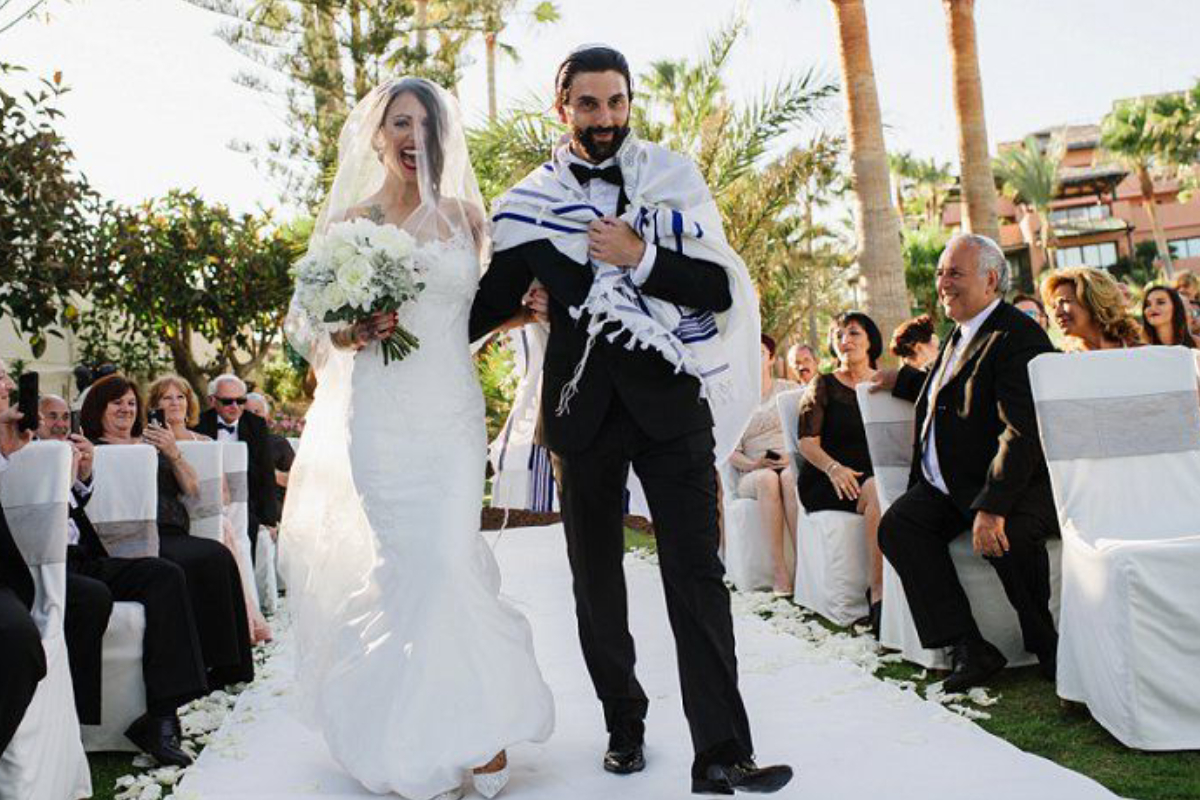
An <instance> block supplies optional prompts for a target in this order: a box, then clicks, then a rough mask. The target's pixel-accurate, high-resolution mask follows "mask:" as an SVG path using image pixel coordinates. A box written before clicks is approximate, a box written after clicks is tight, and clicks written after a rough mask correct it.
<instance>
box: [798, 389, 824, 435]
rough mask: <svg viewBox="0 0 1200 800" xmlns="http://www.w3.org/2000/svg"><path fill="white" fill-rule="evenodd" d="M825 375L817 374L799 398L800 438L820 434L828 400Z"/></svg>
mask: <svg viewBox="0 0 1200 800" xmlns="http://www.w3.org/2000/svg"><path fill="white" fill-rule="evenodd" d="M828 377H829V376H827V375H818V376H817V377H816V378H814V379H813V381H812V383H810V384H809V385H808V390H807V391H806V392H805V393H804V397H802V398H801V399H800V428H799V433H800V438H801V439H804V438H806V437H811V436H820V435H821V426H822V425H823V424H824V423H825V404H826V403H828V402H829V389H828V387H827V386H826V385H825V382H826V380H828Z"/></svg>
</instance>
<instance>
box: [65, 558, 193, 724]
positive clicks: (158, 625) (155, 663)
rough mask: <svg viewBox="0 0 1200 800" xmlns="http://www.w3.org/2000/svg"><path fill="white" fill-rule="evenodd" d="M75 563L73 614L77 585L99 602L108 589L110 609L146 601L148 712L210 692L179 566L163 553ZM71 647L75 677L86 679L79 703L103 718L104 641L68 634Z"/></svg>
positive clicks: (164, 712) (78, 694) (71, 587)
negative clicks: (116, 604) (74, 638)
mask: <svg viewBox="0 0 1200 800" xmlns="http://www.w3.org/2000/svg"><path fill="white" fill-rule="evenodd" d="M69 568H70V570H71V575H70V577H69V578H68V583H67V617H68V619H69V618H70V616H71V614H72V611H73V602H72V593H73V590H74V593H76V594H78V593H79V591H80V589H81V588H82V589H83V590H84V591H85V592H86V596H87V597H88V600H87V602H90V603H93V604H96V603H97V602H98V599H97V598H99V597H100V596H101V595H102V594H107V598H106V599H107V607H108V608H109V609H110V610H111V608H112V603H113V602H114V601H119V602H134V603H140V604H141V606H142V608H143V610H144V612H145V615H146V630H145V633H144V635H143V638H142V677H143V680H144V681H145V684H146V709H147V711H149V712H150V713H151V714H156V715H167V714H172V713H174V712H175V709H177V708H178V707H179V706H181V705H183V704H184V703H186V702H188V701H190V700H194V699H195V698H197V697H200V696H202V695H204V694H205V693H206V692H207V691H208V683H207V681H206V680H205V670H204V659H203V654H202V652H201V650H200V639H199V636H198V634H197V631H196V621H195V617H194V615H193V613H192V601H191V597H190V596H189V594H188V587H187V579H186V578H185V577H184V573H183V570H182V569H180V567H179V566H177V565H175V564H172V563H171V562H170V561H166V560H164V559H161V558H95V559H78V558H77V559H72V560H71V562H70V567H69ZM105 627H107V618H106V620H105ZM101 636H103V631H101ZM67 647H68V651H69V655H70V661H71V673H72V678H73V679H75V680H77V681H80V682H77V683H76V688H75V698H76V706H77V707H83V708H86V709H87V711H88V713H89V714H92V713H93V712H94V714H95V718H96V719H97V720H98V719H99V712H100V688H101V687H100V666H101V643H100V641H99V640H96V641H95V642H93V641H92V639H91V637H90V636H88V637H87V639H86V640H85V641H84V642H75V643H73V642H72V641H71V639H70V637H68V640H67ZM85 693H86V695H87V696H86V697H84V695H85ZM81 702H82V703H83V705H82V706H81ZM81 718H82V713H81ZM93 724H94V723H93Z"/></svg>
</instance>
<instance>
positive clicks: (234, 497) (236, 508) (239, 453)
mask: <svg viewBox="0 0 1200 800" xmlns="http://www.w3.org/2000/svg"><path fill="white" fill-rule="evenodd" d="M221 446H222V447H224V449H225V450H224V453H223V455H222V460H221V466H222V469H223V470H224V472H225V483H226V485H227V486H228V487H229V502H228V504H227V505H226V506H225V514H226V516H227V517H228V518H229V521H230V522H232V523H233V541H234V543H235V544H236V545H237V548H238V553H237V559H236V560H237V564H238V571H239V573H240V574H241V577H242V584H243V585H244V586H245V587H246V590H247V591H248V592H249V593H250V596H251V598H252V599H253V601H254V603H255V604H258V605H259V607H261V602H260V600H259V596H258V582H257V579H256V578H255V576H254V561H253V559H252V558H251V551H250V534H249V532H248V530H247V527H246V526H247V524H248V521H249V519H250V483H249V472H248V469H249V466H250V452H249V450H248V449H247V447H246V443H245V442H222V443H221ZM259 538H260V539H261V538H262V536H261V535H260V536H259Z"/></svg>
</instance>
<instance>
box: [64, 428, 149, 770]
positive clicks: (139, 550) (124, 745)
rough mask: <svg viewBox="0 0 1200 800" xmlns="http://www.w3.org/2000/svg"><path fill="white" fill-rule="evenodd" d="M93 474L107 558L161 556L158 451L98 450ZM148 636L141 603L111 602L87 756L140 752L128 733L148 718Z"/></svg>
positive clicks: (97, 522)
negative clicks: (145, 647)
mask: <svg viewBox="0 0 1200 800" xmlns="http://www.w3.org/2000/svg"><path fill="white" fill-rule="evenodd" d="M92 474H93V476H94V478H93V481H94V484H93V487H94V488H93V490H92V498H91V500H90V501H89V502H88V504H87V509H86V511H87V515H88V519H89V520H91V522H92V525H93V526H94V527H95V528H96V532H97V534H99V536H100V538H101V540H102V541H103V542H104V546H105V549H107V550H108V552H109V555H112V556H116V557H121V554H122V553H124V554H125V557H130V558H133V557H138V556H145V555H158V453H157V452H156V451H155V449H154V448H153V447H151V446H150V445H148V444H137V445H108V446H105V447H97V448H96V456H95V462H94V463H93V466H92ZM114 550H115V552H114ZM151 550H152V551H153V552H151ZM145 635H146V611H145V609H144V608H143V607H142V604H141V603H133V602H118V603H113V611H112V616H111V617H109V619H108V628H106V629H105V631H104V641H103V646H102V650H101V668H100V686H101V694H100V724H99V725H83V726H82V731H83V746H84V749H85V750H87V751H88V752H89V753H95V752H108V751H124V752H137V749H138V748H137V747H136V746H135V745H134V744H133V742H131V741H129V739H127V738H126V737H125V731H126V729H127V728H129V725H130V724H131V723H132V722H133V721H134V720H135V719H137V718H138V717H140V716H142V715H143V714H145V713H146V683H145V678H144V677H143V673H142V642H143V639H144V638H145Z"/></svg>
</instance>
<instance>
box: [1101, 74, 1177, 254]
mask: <svg viewBox="0 0 1200 800" xmlns="http://www.w3.org/2000/svg"><path fill="white" fill-rule="evenodd" d="M1159 102H1160V100H1159V99H1156V98H1152V97H1151V98H1146V97H1143V98H1137V99H1134V100H1127V101H1124V102H1122V103H1118V104H1117V105H1116V107H1115V108H1113V110H1112V112H1111V113H1109V114H1108V116H1106V117H1105V118H1104V121H1103V122H1101V124H1100V144H1101V146H1102V147H1103V148H1104V149H1105V150H1106V151H1108V152H1109V153H1110V154H1112V155H1113V156H1114V157H1116V158H1117V159H1118V160H1120V161H1121V162H1122V163H1124V164H1125V165H1126V166H1127V167H1129V169H1131V170H1133V172H1134V174H1136V175H1137V179H1138V185H1139V187H1140V188H1141V192H1142V205H1143V206H1144V207H1145V209H1146V214H1147V216H1149V217H1150V227H1151V228H1152V229H1153V231H1154V243H1155V245H1156V246H1157V248H1158V257H1159V259H1160V260H1161V261H1162V265H1163V272H1164V273H1165V274H1166V276H1167V277H1168V278H1170V277H1171V276H1172V275H1173V274H1174V264H1173V262H1172V260H1171V251H1170V248H1168V247H1167V237H1166V234H1165V233H1164V232H1163V227H1162V222H1161V221H1160V220H1159V218H1158V208H1157V204H1156V202H1155V199H1154V178H1155V174H1156V173H1160V174H1161V168H1160V165H1159V164H1158V163H1157V162H1158V160H1159V159H1161V157H1162V154H1163V150H1164V147H1165V146H1166V145H1165V144H1164V138H1163V132H1162V130H1161V129H1159V128H1157V127H1156V126H1155V125H1154V122H1155V120H1156V117H1155V113H1154V112H1155V107H1156V105H1157V104H1158V103H1159Z"/></svg>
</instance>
